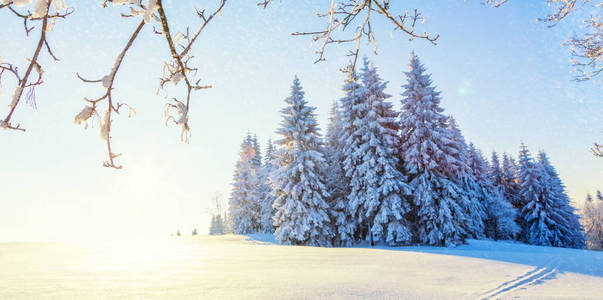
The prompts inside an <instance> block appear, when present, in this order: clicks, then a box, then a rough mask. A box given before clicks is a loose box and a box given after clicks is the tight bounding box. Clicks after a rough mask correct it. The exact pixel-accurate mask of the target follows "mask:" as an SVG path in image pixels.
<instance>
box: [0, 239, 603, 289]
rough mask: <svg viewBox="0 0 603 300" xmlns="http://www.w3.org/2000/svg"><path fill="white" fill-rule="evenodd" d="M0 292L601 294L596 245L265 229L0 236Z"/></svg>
mask: <svg viewBox="0 0 603 300" xmlns="http://www.w3.org/2000/svg"><path fill="white" fill-rule="evenodd" d="M0 266H1V267H0V278H1V280H0V298H2V299H17V298H18V299H39V298H44V299H68V298H70V299H84V298H97V299H98V298H128V299H132V298H133V299H142V298H144V299H149V298H169V299H175V298H195V299H198V298H211V299H228V298H239V299H249V298H263V299H284V298H286V299H291V298H295V299H300V298H301V299H304V298H345V299H366V298H379V299H397V298H404V299H409V298H412V299H436V298H437V299H483V298H492V299H496V298H503V299H506V298H509V299H511V298H516V297H520V298H524V299H555V298H557V299H568V298H575V299H603V293H601V291H602V290H601V287H603V252H594V251H588V250H575V249H560V248H549V247H538V246H529V245H523V244H518V243H510V242H493V241H476V240H470V241H469V244H468V245H463V246H459V247H456V248H436V247H418V246H417V247H399V248H390V247H376V248H372V249H371V248H363V247H356V248H314V247H297V246H280V245H275V244H274V243H273V239H272V237H271V236H269V235H251V236H240V235H226V236H195V237H181V238H170V239H163V240H155V241H120V242H100V241H99V242H96V243H93V244H85V245H84V244H58V243H8V244H0Z"/></svg>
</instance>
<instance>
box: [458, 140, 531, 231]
mask: <svg viewBox="0 0 603 300" xmlns="http://www.w3.org/2000/svg"><path fill="white" fill-rule="evenodd" d="M468 156H469V162H470V163H469V164H470V166H471V169H472V170H473V176H474V178H475V179H476V182H477V186H475V188H474V189H473V190H474V191H475V192H476V194H477V198H478V199H480V201H481V202H482V203H483V204H484V208H485V214H486V217H485V218H484V224H485V230H484V231H485V234H486V236H487V237H488V238H491V239H495V240H499V239H504V240H507V239H512V238H514V237H515V236H516V235H517V234H518V233H519V231H520V228H519V226H517V224H516V223H515V219H516V218H517V210H516V209H515V208H514V207H513V206H512V205H511V203H509V202H508V201H507V200H505V198H504V194H503V192H502V190H501V189H500V188H499V187H497V186H495V185H494V183H493V182H492V177H491V176H490V174H489V172H488V171H489V169H491V168H490V166H489V165H488V162H487V161H486V159H485V158H484V156H483V155H482V152H481V151H480V150H479V149H477V148H475V146H474V145H473V144H469V155H468Z"/></svg>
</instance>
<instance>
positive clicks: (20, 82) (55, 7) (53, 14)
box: [0, 0, 73, 131]
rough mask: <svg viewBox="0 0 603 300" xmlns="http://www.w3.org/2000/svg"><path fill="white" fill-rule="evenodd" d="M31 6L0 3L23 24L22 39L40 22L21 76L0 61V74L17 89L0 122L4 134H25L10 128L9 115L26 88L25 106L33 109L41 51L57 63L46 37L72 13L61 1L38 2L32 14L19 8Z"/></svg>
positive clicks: (19, 1) (24, 0)
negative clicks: (8, 131) (12, 80)
mask: <svg viewBox="0 0 603 300" xmlns="http://www.w3.org/2000/svg"><path fill="white" fill-rule="evenodd" d="M31 2H32V0H12V1H11V0H0V9H2V8H8V9H9V10H10V11H11V12H12V13H13V14H14V15H15V16H16V17H17V18H18V19H22V20H23V27H24V29H25V35H26V36H29V34H30V33H31V32H32V31H33V30H34V29H35V27H34V26H30V24H31V22H36V21H41V22H42V26H41V28H40V37H39V39H38V43H37V46H36V48H35V51H34V54H33V55H32V57H31V58H27V61H28V66H27V69H26V70H25V73H23V74H22V73H21V72H20V71H19V68H18V67H17V66H16V65H14V64H12V63H9V62H3V61H2V60H0V72H2V73H4V71H7V74H12V75H13V76H14V77H15V78H16V79H17V86H16V87H15V90H14V92H13V94H12V97H11V100H10V102H9V105H8V107H9V111H8V114H7V115H6V116H5V117H4V119H0V128H2V129H5V130H6V129H12V130H17V131H25V129H24V128H22V127H21V125H20V124H18V123H17V124H16V125H15V124H14V122H13V121H12V117H13V114H14V112H15V110H16V109H17V107H18V106H19V104H20V103H21V99H22V97H23V92H24V91H25V89H26V88H29V91H28V92H27V95H26V98H27V99H26V102H29V103H30V105H31V106H32V107H34V108H35V107H36V105H35V88H36V86H38V85H41V84H42V83H43V82H44V81H43V74H44V70H43V69H42V66H40V64H39V63H38V58H39V55H40V53H41V52H42V49H45V50H46V52H47V53H48V54H49V55H50V57H52V58H53V59H54V60H55V61H58V60H59V59H58V58H57V57H56V56H55V55H54V53H53V52H52V50H51V48H50V44H49V43H48V40H47V35H46V34H47V33H48V32H50V31H51V30H52V27H53V25H54V23H55V22H56V20H57V19H59V18H65V17H67V16H68V15H70V14H71V13H73V9H71V8H67V7H66V6H65V3H64V2H63V0H56V1H53V0H38V1H37V2H36V4H35V5H34V10H33V12H31V11H29V10H27V11H23V8H22V7H24V6H25V5H27V4H30V3H31ZM51 7H52V11H51ZM34 72H35V74H36V75H37V78H35V77H34V78H32V73H34ZM34 76H35V75H34ZM0 79H1V77H0ZM0 83H1V82H0Z"/></svg>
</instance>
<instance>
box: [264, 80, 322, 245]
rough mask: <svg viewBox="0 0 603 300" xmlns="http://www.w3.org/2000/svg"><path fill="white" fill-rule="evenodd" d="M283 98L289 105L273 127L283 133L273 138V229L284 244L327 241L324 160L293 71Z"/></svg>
mask: <svg viewBox="0 0 603 300" xmlns="http://www.w3.org/2000/svg"><path fill="white" fill-rule="evenodd" d="M285 102H286V103H287V105H288V106H287V107H286V108H284V109H283V110H281V113H282V116H283V121H282V122H281V127H280V128H279V129H278V130H277V133H278V134H279V135H281V136H282V138H281V139H280V140H278V141H277V142H276V144H277V145H279V146H280V148H279V150H278V154H277V160H278V166H279V169H278V170H277V171H275V172H274V173H272V175H271V180H272V182H274V186H275V191H276V195H277V198H276V200H275V202H274V208H275V209H276V214H275V217H274V226H275V228H276V230H275V233H274V234H275V236H276V239H277V240H279V241H280V242H281V243H283V244H292V245H309V246H331V245H332V238H333V230H332V228H331V224H330V220H329V216H328V210H329V205H328V204H327V199H328V198H329V197H330V195H329V193H328V191H327V186H326V176H325V175H324V174H323V173H324V170H325V168H326V166H325V163H326V161H325V159H324V156H323V154H322V153H321V150H322V141H321V139H320V136H319V132H318V131H319V129H318V124H317V123H316V118H315V114H314V110H315V108H314V107H310V106H308V105H307V102H306V100H305V99H304V92H303V91H302V87H301V85H300V82H299V79H298V78H297V76H296V77H295V79H294V80H293V85H292V87H291V96H289V97H287V98H286V99H285Z"/></svg>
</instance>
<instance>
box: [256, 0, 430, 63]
mask: <svg viewBox="0 0 603 300" xmlns="http://www.w3.org/2000/svg"><path fill="white" fill-rule="evenodd" d="M272 2H273V1H272V0H264V1H261V2H259V3H258V6H261V7H264V8H266V7H268V5H269V4H270V3H272ZM373 12H374V13H376V14H377V15H380V16H383V17H384V18H385V19H386V20H388V21H389V22H390V23H392V24H393V25H394V31H395V30H401V31H402V32H404V33H405V34H406V35H407V36H408V37H409V40H411V41H412V40H414V39H424V40H427V41H429V42H430V43H432V44H434V45H435V44H436V41H437V39H438V38H439V35H435V36H433V35H431V34H429V33H427V32H423V33H417V31H416V29H415V26H416V25H417V22H421V21H423V17H422V15H421V13H420V12H419V11H418V10H417V9H415V10H414V11H413V12H412V13H409V12H408V11H405V12H404V13H403V14H394V13H393V12H392V9H391V6H390V0H331V5H330V8H329V10H328V11H325V12H322V13H320V12H317V13H316V16H317V17H319V18H327V19H328V20H327V22H326V23H327V24H326V28H325V29H324V30H319V31H305V32H293V33H291V35H294V36H305V35H307V36H311V37H312V40H314V41H315V42H318V41H320V46H319V49H318V50H317V51H316V53H317V54H318V58H317V59H316V61H315V62H314V63H318V62H321V61H324V60H325V51H326V48H327V47H328V46H329V45H330V44H345V43H354V44H355V49H354V50H351V51H350V54H349V56H351V57H352V64H351V67H352V69H354V68H355V65H356V63H355V62H356V61H357V59H358V54H359V52H360V46H361V41H362V40H363V39H366V41H367V43H368V44H373V46H374V47H373V51H374V52H375V53H376V52H377V48H378V45H377V39H376V37H375V33H374V31H373V26H372V21H373V19H374V16H373V14H372V13H373ZM357 19H360V21H359V23H358V25H357V26H356V27H355V29H353V30H352V32H353V33H352V35H349V36H345V35H344V37H335V32H337V31H341V32H345V31H346V30H347V29H348V28H350V27H353V25H354V24H356V22H355V21H356V20H357Z"/></svg>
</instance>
